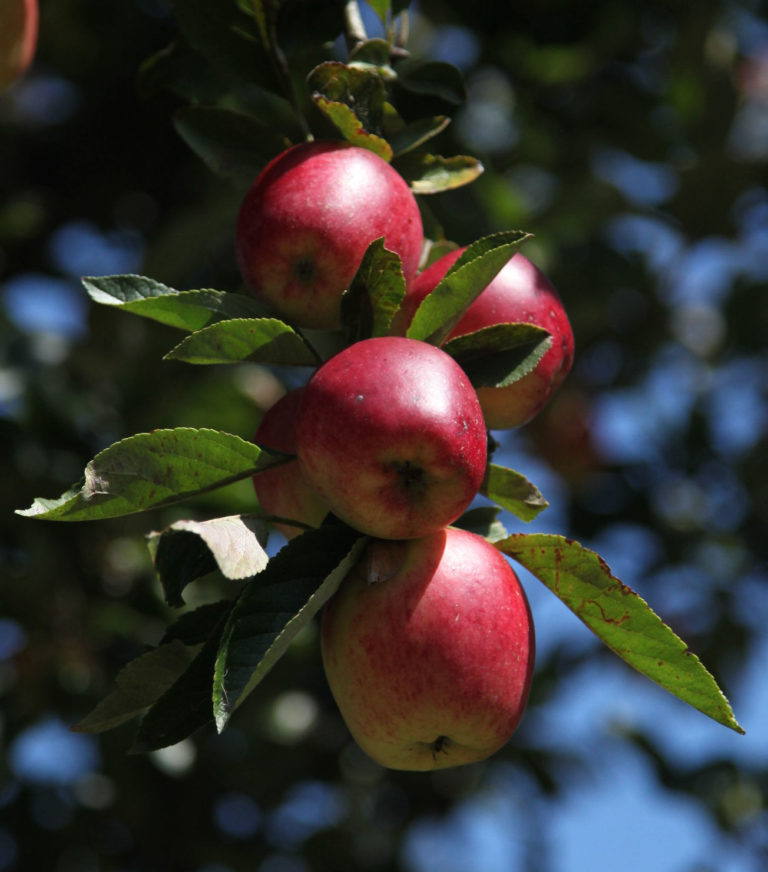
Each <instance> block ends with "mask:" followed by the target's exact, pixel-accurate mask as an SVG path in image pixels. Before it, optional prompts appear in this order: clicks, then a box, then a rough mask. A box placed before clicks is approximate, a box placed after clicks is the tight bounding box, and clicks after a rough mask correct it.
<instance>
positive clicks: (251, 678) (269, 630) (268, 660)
mask: <svg viewBox="0 0 768 872" xmlns="http://www.w3.org/2000/svg"><path fill="white" fill-rule="evenodd" d="M365 541H366V539H365V537H361V535H360V534H359V533H357V532H356V531H354V530H352V529H350V528H349V527H346V526H335V527H332V526H326V527H320V528H318V529H317V530H309V531H307V532H306V533H302V534H301V535H300V536H297V537H296V538H295V539H292V540H291V541H290V542H289V543H288V545H286V546H285V547H284V548H282V549H281V550H280V551H279V552H278V553H277V555H276V556H275V557H273V558H272V560H271V561H270V562H269V564H268V566H267V568H266V569H265V570H264V571H263V572H262V573H261V574H260V575H257V576H256V577H255V578H254V579H252V580H251V581H250V582H248V584H247V586H246V587H245V589H244V590H243V592H242V594H241V596H240V597H239V598H238V601H237V604H236V605H235V608H234V609H233V610H232V614H231V615H230V616H229V620H228V622H227V626H226V629H225V630H224V634H223V636H222V640H221V646H220V649H219V654H218V657H217V660H216V675H215V680H214V695H213V699H214V708H215V713H216V723H217V726H218V728H219V730H220V731H221V730H222V729H223V728H224V726H225V725H226V723H227V721H228V720H229V717H230V716H231V714H232V712H233V711H234V710H235V709H236V708H237V706H238V705H239V704H240V703H241V702H242V701H243V700H244V699H245V697H246V696H247V695H248V694H249V693H250V692H251V691H252V690H253V689H254V687H256V685H257V684H258V683H259V682H260V681H261V679H262V678H263V677H264V675H266V673H267V672H268V671H269V670H270V669H271V668H272V666H273V665H274V664H275V663H276V662H277V660H278V659H279V658H280V657H281V656H282V655H283V654H284V653H285V651H286V650H287V648H288V646H289V645H290V643H291V642H292V641H293V639H294V638H295V637H296V634H297V633H298V632H299V630H301V629H302V628H303V627H304V626H306V624H307V623H308V622H309V621H310V620H311V618H312V617H313V616H314V615H315V614H316V613H317V612H318V611H319V609H320V608H321V607H322V605H323V604H324V603H325V602H326V601H327V600H328V599H329V598H330V597H331V596H332V595H333V593H334V592H335V590H336V588H337V587H338V585H339V583H340V582H341V580H342V578H344V576H345V575H346V574H347V573H348V572H349V570H350V569H351V568H352V566H353V565H354V563H355V562H356V561H357V559H358V556H359V554H360V550H361V549H362V547H363V545H364V543H365Z"/></svg>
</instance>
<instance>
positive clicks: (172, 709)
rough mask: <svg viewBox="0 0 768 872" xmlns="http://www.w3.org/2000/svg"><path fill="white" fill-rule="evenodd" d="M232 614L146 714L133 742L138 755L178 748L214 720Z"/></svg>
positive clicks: (223, 617) (217, 628) (227, 613)
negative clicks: (217, 676) (216, 676)
mask: <svg viewBox="0 0 768 872" xmlns="http://www.w3.org/2000/svg"><path fill="white" fill-rule="evenodd" d="M229 613H230V609H226V610H225V612H224V614H223V615H222V616H221V618H220V619H219V621H218V623H217V624H216V625H215V627H214V629H213V631H212V632H211V634H210V635H209V636H208V638H207V639H206V641H205V643H204V645H203V647H202V648H201V649H200V650H199V651H198V653H197V655H196V656H195V658H194V660H193V661H192V662H191V663H190V664H189V666H188V668H187V669H186V670H185V671H184V672H182V674H181V675H180V676H179V677H178V678H177V679H176V681H174V682H173V684H172V685H171V686H170V687H169V688H168V689H167V690H166V691H165V692H164V693H163V694H162V695H161V696H160V697H159V698H158V699H157V701H156V702H154V703H153V704H152V707H151V708H150V709H149V711H148V712H147V713H146V714H145V715H144V717H143V718H142V720H141V723H140V724H139V729H138V732H137V734H136V738H135V740H134V743H133V749H132V750H133V751H134V752H143V751H154V750H156V749H157V748H165V747H167V746H168V745H175V744H176V743H177V742H180V741H181V740H182V739H186V738H187V736H190V735H191V734H192V733H194V732H195V731H196V730H199V729H200V728H201V727H204V726H205V725H206V724H209V723H210V722H211V721H212V720H213V711H212V710H211V692H212V688H213V670H214V665H215V663H216V652H217V651H218V649H219V643H220V641H221V634H222V632H223V630H224V626H225V624H226V621H227V616H228V615H229Z"/></svg>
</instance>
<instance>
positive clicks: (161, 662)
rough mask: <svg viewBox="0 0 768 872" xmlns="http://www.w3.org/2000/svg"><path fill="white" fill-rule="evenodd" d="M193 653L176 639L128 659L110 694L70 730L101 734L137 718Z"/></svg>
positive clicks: (191, 648) (178, 674)
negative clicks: (128, 661) (130, 659)
mask: <svg viewBox="0 0 768 872" xmlns="http://www.w3.org/2000/svg"><path fill="white" fill-rule="evenodd" d="M197 651H198V648H197V647H191V646H188V645H184V644H183V643H182V642H180V641H178V640H177V641H174V642H168V643H167V644H164V645H160V646H159V647H157V648H153V649H152V650H151V651H148V652H147V653H146V654H142V655H141V656H140V657H137V658H136V659H135V660H132V661H131V662H130V663H128V664H127V665H126V666H125V667H123V669H121V670H120V672H119V673H118V675H117V678H116V680H115V687H114V689H113V690H112V691H111V693H110V694H109V695H108V696H106V697H105V698H104V699H103V700H102V701H101V702H100V703H99V704H98V705H97V706H96V707H95V708H94V709H93V710H92V711H91V712H90V713H89V714H88V715H86V716H85V717H84V718H83V720H82V721H80V722H79V723H78V724H75V726H74V727H73V728H72V729H73V730H75V731H77V732H80V733H101V732H104V731H105V730H111V729H113V728H114V727H118V726H120V724H124V723H125V722H126V721H130V720H131V719H132V718H135V717H138V716H139V715H140V714H141V713H142V712H143V711H144V710H145V709H147V708H149V706H151V705H152V704H153V703H154V702H155V701H156V700H157V699H159V698H160V697H161V696H162V695H163V694H164V693H165V692H166V691H167V690H168V688H169V687H170V686H171V685H172V684H173V683H174V681H176V680H177V679H178V677H179V676H180V675H181V674H182V673H183V672H184V671H185V670H186V669H187V668H188V667H189V664H190V663H191V662H192V660H193V659H194V657H195V655H196V654H197Z"/></svg>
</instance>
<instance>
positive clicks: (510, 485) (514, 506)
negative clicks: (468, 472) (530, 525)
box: [480, 463, 549, 521]
mask: <svg viewBox="0 0 768 872" xmlns="http://www.w3.org/2000/svg"><path fill="white" fill-rule="evenodd" d="M480 493H481V494H483V496H486V497H488V499H491V500H493V501H494V502H495V503H498V505H500V506H502V508H505V509H506V510H507V511H508V512H512V514H513V515H515V516H516V517H518V518H520V520H521V521H532V520H533V519H534V518H535V517H536V516H537V515H539V514H540V513H541V512H543V511H544V509H546V508H547V506H548V505H549V503H548V502H547V501H546V500H545V499H544V497H543V496H542V494H541V491H540V490H539V489H538V488H537V487H536V485H534V484H532V483H531V482H530V481H528V479H527V478H526V477H525V476H524V475H521V474H520V473H519V472H516V471H515V470H514V469H508V468H507V467H504V466H498V465H497V464H495V463H489V464H488V467H487V469H486V471H485V478H484V479H483V483H482V485H481V486H480Z"/></svg>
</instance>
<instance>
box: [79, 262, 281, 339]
mask: <svg viewBox="0 0 768 872" xmlns="http://www.w3.org/2000/svg"><path fill="white" fill-rule="evenodd" d="M82 281H83V285H84V287H85V289H86V290H87V291H88V294H89V296H90V297H91V299H92V300H93V301H94V302H96V303H101V304H102V305H106V306H119V307H120V308H121V309H124V310H125V311H127V312H133V313H134V314H135V315H142V316H143V317H145V318H151V319H152V320H153V321H159V322H160V323H161V324H167V325H169V326H170V327H178V328H179V329H180V330H188V331H192V330H199V329H200V328H201V327H205V325H206V324H210V323H211V322H213V321H220V320H222V319H225V318H254V317H259V316H261V315H262V314H263V312H264V310H263V307H262V306H261V305H260V304H259V303H257V302H256V301H255V300H253V299H251V298H250V297H246V296H244V295H243V294H230V293H226V292H225V291H213V290H208V289H204V290H195V291H177V290H174V289H173V288H169V287H167V286H166V285H163V284H161V283H160V282H156V281H155V280H154V279H149V278H147V277H146V276H137V275H114V276H86V277H85V278H84V279H83V280H82Z"/></svg>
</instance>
